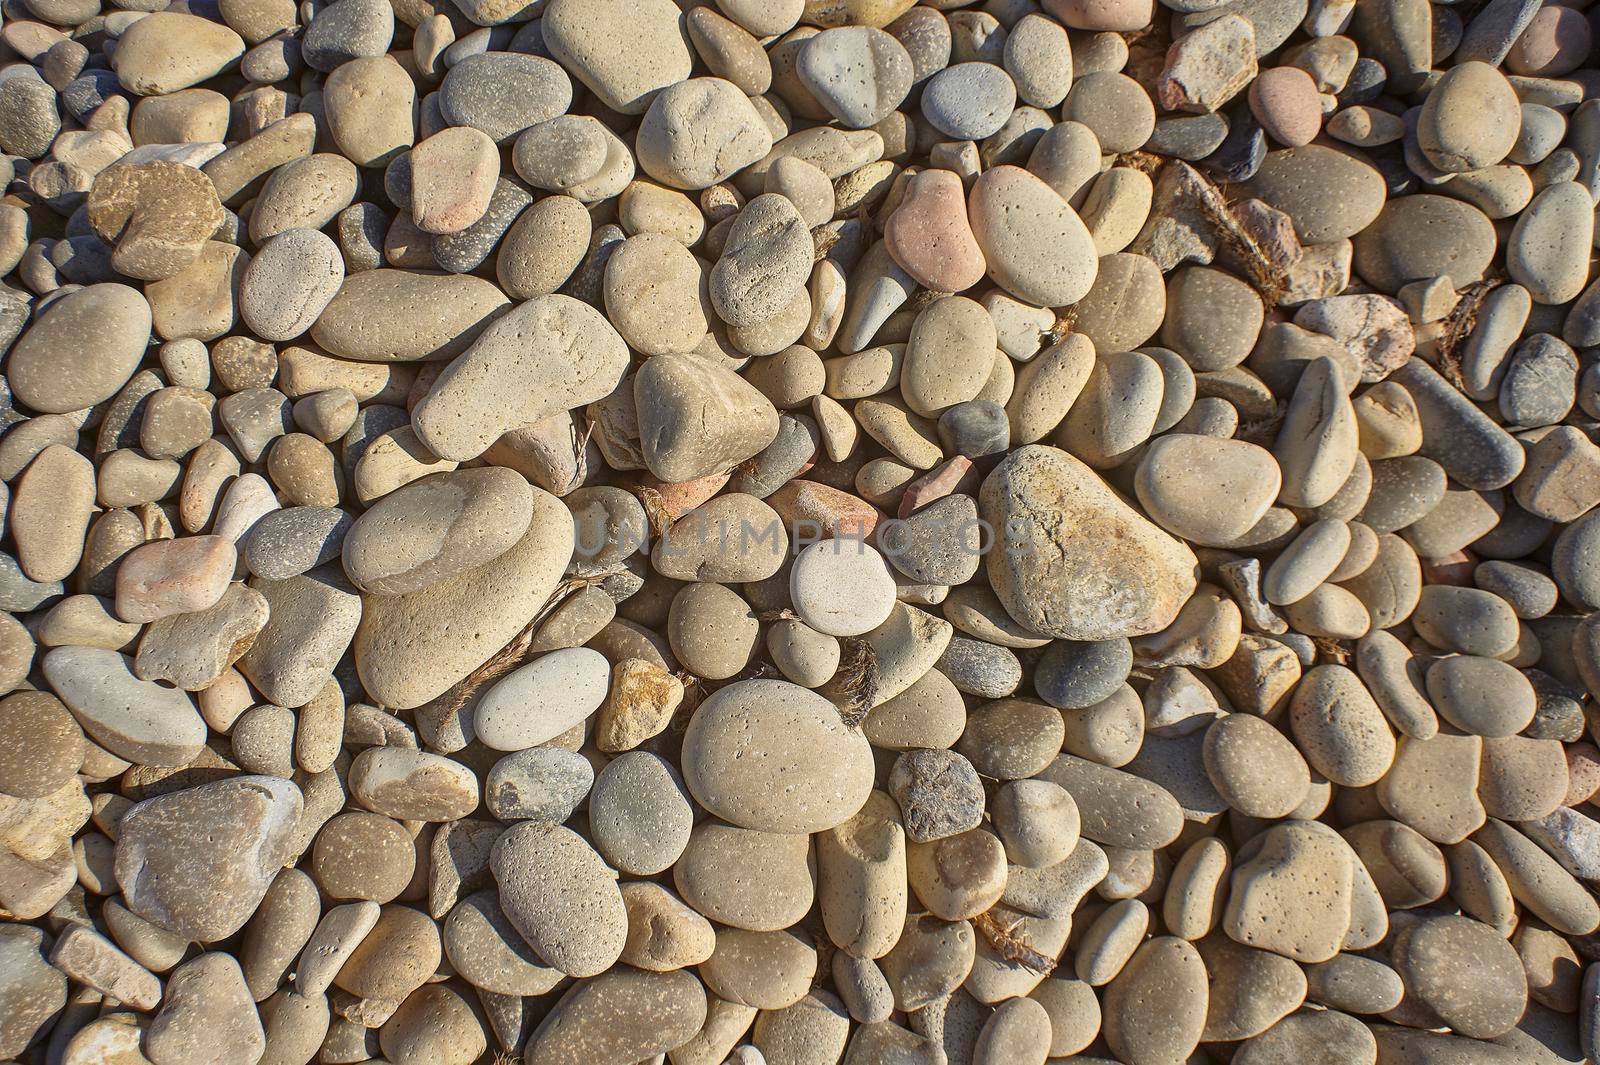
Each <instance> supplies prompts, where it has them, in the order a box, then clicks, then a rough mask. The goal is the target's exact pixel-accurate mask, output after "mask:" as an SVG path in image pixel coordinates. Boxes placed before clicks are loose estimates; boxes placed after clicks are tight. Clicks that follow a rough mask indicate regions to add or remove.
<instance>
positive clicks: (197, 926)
mask: <svg viewBox="0 0 1600 1065" xmlns="http://www.w3.org/2000/svg"><path fill="white" fill-rule="evenodd" d="M302 810H303V799H302V796H301V792H300V789H299V788H298V787H296V786H295V785H294V784H292V783H290V782H289V781H287V780H281V779H278V778H274V777H259V776H236V777H231V778H228V779H224V780H217V781H214V782H212V783H206V784H199V785H197V786H195V787H192V788H188V789H184V790H180V791H175V792H172V793H170V794H167V795H160V796H156V797H154V798H150V799H147V800H145V801H143V802H141V803H138V804H137V805H135V806H134V807H133V808H132V809H130V810H128V811H127V813H125V814H124V815H123V816H122V818H121V820H120V821H119V822H118V826H117V847H116V879H117V883H118V885H119V886H120V887H121V888H122V894H123V899H124V902H125V903H126V905H127V907H128V908H129V909H130V910H132V911H133V912H134V913H135V914H137V915H138V916H140V917H143V918H144V919H145V920H147V921H150V922H152V923H154V924H156V925H159V926H161V927H163V928H167V929H171V930H172V931H175V932H178V933H180V934H182V935H185V936H187V937H188V938H190V939H192V940H198V941H200V942H211V941H214V940H218V939H224V938H226V937H228V936H230V935H232V934H233V933H234V932H236V931H238V930H239V928H240V927H242V926H243V925H244V923H245V922H246V921H247V920H248V919H249V917H250V915H251V914H252V913H254V912H255V910H256V907H257V906H258V905H259V904H260V902H261V899H262V897H263V896H264V895H265V894H266V891H267V888H268V887H269V886H270V885H271V882H272V878H273V877H274V876H276V875H277V873H278V870H279V869H281V868H282V866H283V865H284V863H285V862H286V861H287V860H288V859H289V858H290V857H292V854H291V852H290V847H291V846H292V840H291V834H292V833H293V831H294V829H295V822H296V821H297V820H298V819H299V817H300V815H301V812H302ZM201 840H204V844H203V845H201V844H200V841H201Z"/></svg>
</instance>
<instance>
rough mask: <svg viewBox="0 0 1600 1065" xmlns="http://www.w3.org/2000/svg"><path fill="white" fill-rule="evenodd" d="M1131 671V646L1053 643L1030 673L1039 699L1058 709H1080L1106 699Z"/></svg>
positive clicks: (1108, 642) (1121, 640)
mask: <svg viewBox="0 0 1600 1065" xmlns="http://www.w3.org/2000/svg"><path fill="white" fill-rule="evenodd" d="M1132 669H1133V645H1132V644H1131V643H1129V642H1128V641H1127V640H1126V639H1124V638H1118V639H1114V640H1096V641H1087V642H1086V641H1080V640H1056V641H1055V642H1054V643H1052V644H1051V645H1050V646H1049V647H1047V648H1045V651H1044V654H1043V656H1042V657H1041V658H1040V659H1039V663H1038V666H1037V667H1036V668H1035V670H1034V674H1033V686H1034V690H1036V691H1037V692H1038V693H1039V697H1040V698H1042V699H1043V700H1044V701H1045V702H1047V703H1049V704H1050V705H1051V706H1054V707H1056V708H1058V709H1061V710H1081V709H1083V708H1084V707H1087V706H1093V705H1094V704H1095V703H1098V702H1101V701H1102V700H1105V699H1109V698H1110V697H1111V696H1112V695H1113V694H1115V693H1116V691H1117V689H1119V688H1121V687H1122V685H1123V682H1124V681H1126V680H1127V679H1128V673H1129V672H1130V671H1131V670H1132Z"/></svg>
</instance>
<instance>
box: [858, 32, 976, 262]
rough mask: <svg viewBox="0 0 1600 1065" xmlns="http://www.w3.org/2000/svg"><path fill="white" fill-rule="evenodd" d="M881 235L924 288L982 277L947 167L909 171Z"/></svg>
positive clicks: (962, 194)
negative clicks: (904, 185)
mask: <svg viewBox="0 0 1600 1065" xmlns="http://www.w3.org/2000/svg"><path fill="white" fill-rule="evenodd" d="M829 32H837V31H829ZM883 236H884V246H885V248H886V250H887V251H888V253H889V254H890V255H891V256H892V257H893V258H894V261H895V263H896V264H897V265H899V266H900V268H901V269H903V270H904V271H905V272H906V273H907V274H909V275H910V276H911V278H912V279H913V280H914V281H916V282H917V284H919V285H922V286H924V287H925V288H928V289H931V290H933V291H935V292H960V291H962V290H964V289H968V288H971V287H972V286H973V285H975V284H977V283H978V282H979V281H981V280H982V279H983V275H984V270H985V268H986V263H985V261H984V256H983V252H982V251H981V250H980V249H979V247H978V242H977V239H976V238H975V237H974V236H973V233H972V227H971V225H970V223H969V222H968V219H967V204H966V191H965V189H964V188H963V186H962V182H961V179H960V177H959V176H957V175H956V174H955V173H954V172H952V171H949V170H939V169H934V170H924V171H921V172H920V173H918V174H915V175H913V176H912V178H911V179H910V181H908V182H907V183H906V188H905V192H904V193H903V195H902V197H901V200H900V205H899V206H898V207H896V208H895V211H894V213H893V214H891V215H890V216H889V221H888V222H887V224H886V225H885V226H884V232H883Z"/></svg>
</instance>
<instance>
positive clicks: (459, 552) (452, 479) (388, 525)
mask: <svg viewBox="0 0 1600 1065" xmlns="http://www.w3.org/2000/svg"><path fill="white" fill-rule="evenodd" d="M533 493H534V489H533V488H532V487H531V486H530V485H529V484H528V482H527V481H526V480H524V479H523V477H522V475H521V474H519V473H517V472H516V471H514V470H509V469H506V468H505V467H503V466H485V467H482V468H480V469H472V470H455V471H452V472H448V473H438V474H434V475H432V476H430V477H424V478H423V479H422V480H420V481H413V482H411V483H410V484H407V485H404V486H402V487H400V488H398V489H396V490H395V491H393V492H390V493H389V494H388V495H386V496H384V497H382V498H381V499H379V500H378V501H377V503H375V504H374V505H373V506H372V508H371V509H370V510H367V511H365V512H364V513H363V514H362V515H361V516H360V517H359V518H357V519H356V522H355V524H354V525H352V526H351V527H350V531H349V532H348V533H347V534H346V535H345V540H344V549H343V560H344V570H345V573H346V574H347V575H348V576H349V578H350V581H351V583H352V584H354V585H355V586H356V587H358V588H360V589H361V590H362V591H364V592H372V593H375V594H378V595H404V594H405V593H407V592H415V591H418V590H419V589H422V588H426V587H428V586H429V585H430V584H436V583H438V582H439V581H442V580H448V579H450V578H452V577H455V576H458V575H459V574H462V573H465V572H466V571H468V570H471V569H476V568H477V567H479V566H482V565H485V564H487V563H489V562H492V561H493V560H494V559H497V558H499V557H500V556H501V555H503V554H505V553H506V552H507V551H509V550H510V549H511V548H512V547H513V546H514V545H515V544H516V543H517V541H519V540H521V539H522V537H523V535H524V534H525V533H527V531H528V526H529V524H530V523H531V522H532V520H533V509H534V503H533V499H534V495H533Z"/></svg>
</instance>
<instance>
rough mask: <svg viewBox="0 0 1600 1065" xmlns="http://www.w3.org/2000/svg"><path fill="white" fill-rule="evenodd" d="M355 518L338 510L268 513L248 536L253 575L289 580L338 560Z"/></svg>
mask: <svg viewBox="0 0 1600 1065" xmlns="http://www.w3.org/2000/svg"><path fill="white" fill-rule="evenodd" d="M354 522H355V519H354V518H352V517H351V516H350V513H349V512H348V511H345V510H341V509H339V508H338V507H286V508H284V509H282V510H274V511H273V512H272V513H270V514H267V515H266V516H265V517H263V518H261V520H259V521H257V522H256V523H255V525H253V526H251V528H250V531H249V532H248V533H247V534H246V535H245V538H244V544H243V548H244V550H243V552H242V553H243V554H244V557H245V561H246V563H247V564H248V565H249V567H250V572H251V573H253V574H255V575H256V576H257V577H261V578H263V579H265V580H269V581H281V580H287V579H288V578H290V577H294V576H298V575H299V574H302V573H305V572H306V571H308V570H312V569H315V568H316V567H318V566H320V565H322V564H323V563H325V562H332V561H333V560H334V559H336V558H338V557H339V552H340V551H341V550H342V549H343V547H344V535H345V533H347V532H349V531H350V526H351V525H352V524H354Z"/></svg>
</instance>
